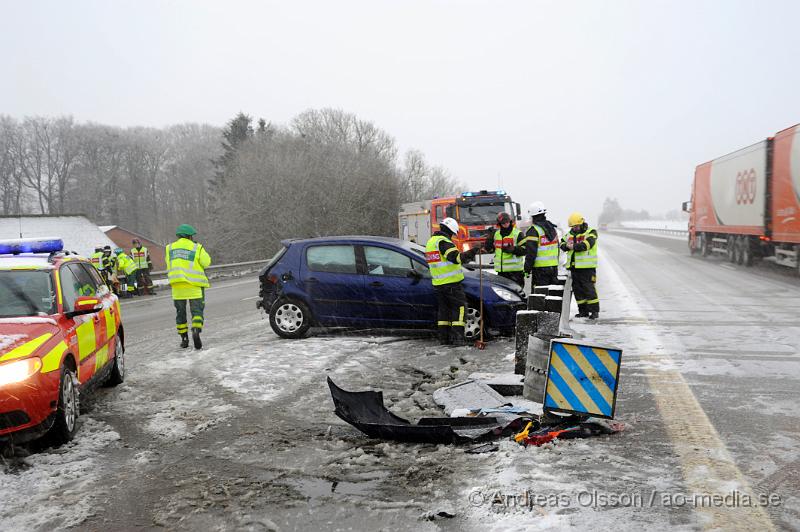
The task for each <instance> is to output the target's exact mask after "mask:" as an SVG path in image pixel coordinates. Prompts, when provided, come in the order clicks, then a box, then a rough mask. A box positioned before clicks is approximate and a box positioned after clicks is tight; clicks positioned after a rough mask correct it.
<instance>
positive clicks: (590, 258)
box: [561, 229, 597, 270]
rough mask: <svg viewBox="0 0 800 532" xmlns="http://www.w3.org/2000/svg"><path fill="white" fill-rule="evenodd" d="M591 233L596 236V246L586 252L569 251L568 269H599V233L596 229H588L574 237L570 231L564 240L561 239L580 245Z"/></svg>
mask: <svg viewBox="0 0 800 532" xmlns="http://www.w3.org/2000/svg"><path fill="white" fill-rule="evenodd" d="M589 233H594V234H595V239H594V245H593V246H592V247H591V248H589V249H587V250H586V251H574V250H572V249H568V250H567V267H568V268H572V267H574V268H575V269H578V270H582V269H588V268H597V231H595V230H594V229H587V230H586V231H585V232H583V233H581V234H579V235H573V234H572V232H571V231H570V232H569V233H567V234H566V235H564V238H562V239H561V241H562V242H572V243H573V245H574V244H580V243H581V242H583V241H584V240H586V237H587V235H588V234H589ZM573 258H574V260H575V264H574V265H573V263H572V262H573Z"/></svg>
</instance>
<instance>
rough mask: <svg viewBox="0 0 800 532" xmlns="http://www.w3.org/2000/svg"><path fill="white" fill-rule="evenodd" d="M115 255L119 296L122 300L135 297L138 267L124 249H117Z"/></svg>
mask: <svg viewBox="0 0 800 532" xmlns="http://www.w3.org/2000/svg"><path fill="white" fill-rule="evenodd" d="M114 253H116V254H117V279H118V280H119V295H120V297H122V298H129V297H133V291H134V288H135V286H136V279H135V276H136V275H135V274H136V267H135V266H134V265H133V260H132V259H131V258H130V257H129V256H128V255H126V254H125V250H124V249H122V248H117V249H115V250H114Z"/></svg>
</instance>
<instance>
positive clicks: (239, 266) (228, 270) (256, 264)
mask: <svg viewBox="0 0 800 532" xmlns="http://www.w3.org/2000/svg"><path fill="white" fill-rule="evenodd" d="M267 262H269V261H268V260H251V261H247V262H233V263H231V264H213V265H211V266H209V267H208V268H206V275H208V277H209V279H213V278H215V277H230V276H235V275H243V274H245V273H249V272H252V271H258V270H260V269H261V268H262V266H264V265H265V264H266V263H267ZM150 277H151V278H152V279H153V280H154V281H158V280H164V279H166V278H167V272H166V270H162V271H158V272H152V273H150Z"/></svg>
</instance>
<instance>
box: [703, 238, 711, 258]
mask: <svg viewBox="0 0 800 532" xmlns="http://www.w3.org/2000/svg"><path fill="white" fill-rule="evenodd" d="M700 254H701V255H703V256H704V257H708V256H709V255H710V254H711V246H710V242H709V241H708V233H702V234H701V235H700Z"/></svg>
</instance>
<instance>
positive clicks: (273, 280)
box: [267, 273, 278, 284]
mask: <svg viewBox="0 0 800 532" xmlns="http://www.w3.org/2000/svg"><path fill="white" fill-rule="evenodd" d="M267 281H269V282H270V283H272V284H278V276H277V275H275V274H274V273H271V274H269V276H268V277H267Z"/></svg>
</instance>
